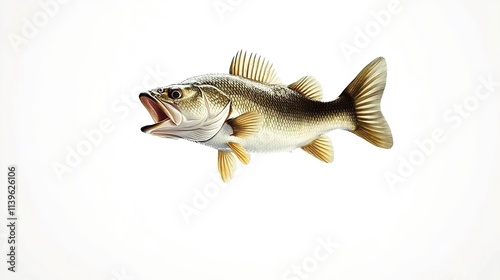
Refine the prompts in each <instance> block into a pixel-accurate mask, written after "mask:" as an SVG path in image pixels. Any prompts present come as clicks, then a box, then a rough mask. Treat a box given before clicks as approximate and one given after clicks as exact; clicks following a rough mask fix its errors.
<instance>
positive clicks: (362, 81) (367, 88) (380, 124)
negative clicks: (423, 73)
mask: <svg viewBox="0 0 500 280" xmlns="http://www.w3.org/2000/svg"><path fill="white" fill-rule="evenodd" d="M386 77H387V65H386V63H385V59H384V58H383V57H378V58H376V59H374V60H373V61H372V62H370V63H369V64H368V65H366V66H365V68H363V70H361V72H360V73H359V74H358V76H356V78H355V79H354V80H353V81H352V82H351V83H350V84H349V85H348V86H347V87H346V88H345V89H344V91H343V92H342V94H341V96H350V99H351V100H352V102H353V103H354V104H353V105H354V111H355V116H356V127H355V129H354V130H353V131H352V132H353V133H354V134H356V135H358V136H359V137H361V138H363V139H365V140H366V141H368V142H370V143H372V144H373V145H375V146H377V147H381V148H386V149H389V148H391V147H392V144H393V141H392V133H391V129H390V128H389V125H388V124H387V121H386V120H385V118H384V115H382V111H381V110H380V100H381V99H382V94H383V93H384V89H385V80H386Z"/></svg>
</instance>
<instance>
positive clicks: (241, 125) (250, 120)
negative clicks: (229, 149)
mask: <svg viewBox="0 0 500 280" xmlns="http://www.w3.org/2000/svg"><path fill="white" fill-rule="evenodd" d="M227 123H228V124H229V125H230V126H231V127H232V128H233V134H232V135H233V136H236V137H239V138H246V137H248V136H250V135H252V134H255V133H257V132H259V130H260V127H261V125H262V116H261V115H260V114H259V113H257V112H255V111H250V112H246V113H244V114H241V115H239V116H238V117H236V118H234V119H231V120H228V121H227Z"/></svg>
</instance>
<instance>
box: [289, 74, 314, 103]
mask: <svg viewBox="0 0 500 280" xmlns="http://www.w3.org/2000/svg"><path fill="white" fill-rule="evenodd" d="M288 88H289V89H293V90H295V91H297V92H299V93H302V94H303V95H304V96H305V97H307V98H309V99H311V100H318V101H320V100H321V98H323V91H322V90H321V85H320V84H319V82H318V80H316V79H315V78H314V77H311V76H304V77H302V78H300V79H299V80H298V81H296V82H295V83H293V84H290V85H289V86H288Z"/></svg>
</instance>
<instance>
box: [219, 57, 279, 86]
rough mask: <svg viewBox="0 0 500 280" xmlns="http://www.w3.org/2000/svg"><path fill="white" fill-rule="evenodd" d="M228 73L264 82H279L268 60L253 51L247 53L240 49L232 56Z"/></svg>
mask: <svg viewBox="0 0 500 280" xmlns="http://www.w3.org/2000/svg"><path fill="white" fill-rule="evenodd" d="M229 74H231V75H236V76H240V77H244V78H247V79H250V80H254V81H257V82H261V83H266V84H281V81H280V79H279V78H278V74H277V73H276V70H274V67H273V64H272V63H271V62H269V60H267V59H265V58H263V57H261V56H259V55H257V54H254V53H250V54H247V52H245V51H242V50H241V51H239V52H238V53H236V55H235V56H234V57H233V60H232V61H231V67H230V68H229Z"/></svg>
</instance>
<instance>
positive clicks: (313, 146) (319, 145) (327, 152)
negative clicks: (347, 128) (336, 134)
mask: <svg viewBox="0 0 500 280" xmlns="http://www.w3.org/2000/svg"><path fill="white" fill-rule="evenodd" d="M301 148H302V150H304V151H306V152H308V153H309V154H311V155H313V156H314V157H316V158H317V159H319V160H321V161H324V162H332V161H333V147H332V142H331V141H330V138H328V136H324V135H323V136H320V137H318V138H316V139H315V140H313V141H312V142H311V143H309V144H307V145H305V146H303V147H301Z"/></svg>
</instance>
